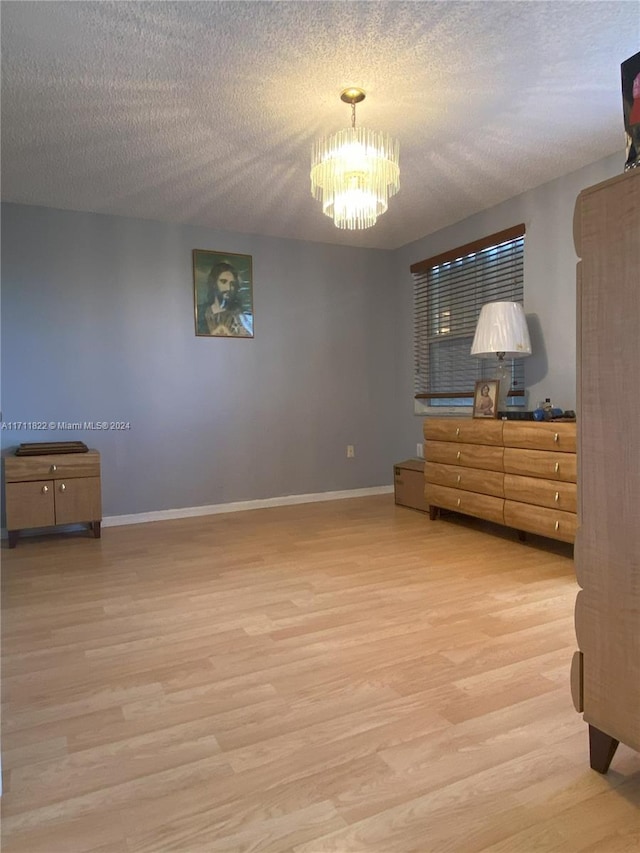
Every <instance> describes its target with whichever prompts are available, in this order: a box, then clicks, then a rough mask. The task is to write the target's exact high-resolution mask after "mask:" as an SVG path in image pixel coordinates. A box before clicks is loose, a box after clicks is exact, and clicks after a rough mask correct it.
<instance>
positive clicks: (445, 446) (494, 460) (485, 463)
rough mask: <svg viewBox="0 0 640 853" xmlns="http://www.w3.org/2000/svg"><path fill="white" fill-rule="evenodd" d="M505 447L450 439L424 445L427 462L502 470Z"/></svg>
mask: <svg viewBox="0 0 640 853" xmlns="http://www.w3.org/2000/svg"><path fill="white" fill-rule="evenodd" d="M503 454H504V448H503V447H490V446H489V445H484V444H454V443H453V442H450V441H428V442H427V443H426V444H425V447H424V457H425V459H426V460H427V462H443V463H444V464H445V465H460V466H462V467H463V468H486V469H487V470H488V471H502V470H503V468H502V457H503Z"/></svg>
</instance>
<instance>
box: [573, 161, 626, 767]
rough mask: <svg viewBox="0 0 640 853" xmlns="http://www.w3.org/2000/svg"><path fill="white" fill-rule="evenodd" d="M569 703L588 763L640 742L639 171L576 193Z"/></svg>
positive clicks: (602, 762) (602, 763)
mask: <svg viewBox="0 0 640 853" xmlns="http://www.w3.org/2000/svg"><path fill="white" fill-rule="evenodd" d="M574 241H575V248H576V253H577V255H578V257H579V259H580V260H579V262H578V266H577V303H578V335H577V350H578V351H577V363H578V402H577V427H578V530H577V535H576V543H575V566H576V576H577V580H578V584H579V586H580V587H581V589H580V591H579V592H578V596H577V599H576V608H575V624H576V637H577V641H578V648H579V650H580V651H579V652H577V653H576V655H575V656H574V659H573V664H572V673H571V687H572V695H573V700H574V704H575V706H576V709H577V710H578V711H582V712H583V714H584V720H585V722H586V723H588V725H589V746H590V761H591V766H592V767H593V768H594V769H595V770H598V771H599V772H600V773H606V772H607V770H608V769H609V764H610V762H611V760H612V758H613V755H614V753H615V750H616V748H617V746H618V743H619V742H622V743H625V744H627V745H629V746H631V747H632V748H633V749H636V750H639V751H640V169H635V170H630V171H628V172H625V173H623V174H621V175H619V176H618V177H616V178H612V179H611V180H609V181H605V182H604V183H601V184H597V185H596V186H593V187H590V188H588V189H586V190H583V192H581V193H580V195H579V196H578V199H577V202H576V208H575V215H574Z"/></svg>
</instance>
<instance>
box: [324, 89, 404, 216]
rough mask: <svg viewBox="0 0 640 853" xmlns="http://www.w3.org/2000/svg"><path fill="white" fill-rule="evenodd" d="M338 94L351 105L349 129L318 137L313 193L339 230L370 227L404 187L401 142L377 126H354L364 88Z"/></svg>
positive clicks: (362, 98)
mask: <svg viewBox="0 0 640 853" xmlns="http://www.w3.org/2000/svg"><path fill="white" fill-rule="evenodd" d="M340 98H341V99H342V100H343V101H344V102H345V103H347V104H351V127H347V128H345V129H344V130H339V131H338V132H337V133H333V134H332V135H331V136H327V137H323V138H322V139H319V140H318V141H317V142H316V143H315V145H314V146H313V152H312V155H311V194H312V195H313V197H314V198H316V199H318V201H320V202H322V212H323V213H324V214H326V216H330V217H331V218H332V219H333V221H334V223H335V225H336V227H337V228H349V229H352V230H353V229H362V228H371V226H372V225H375V222H376V219H377V218H378V217H379V216H381V215H382V214H383V213H384V212H385V211H386V209H387V207H388V206H389V198H390V197H391V196H392V195H395V194H396V193H397V192H398V190H399V189H400V169H399V168H398V141H397V140H396V139H391V137H389V136H388V135H387V134H383V133H381V132H380V131H377V130H367V129H366V128H364V127H356V104H359V103H360V102H361V101H364V98H365V94H364V92H363V91H362V89H356V88H355V87H350V88H349V89H345V90H344V91H343V92H341V94H340Z"/></svg>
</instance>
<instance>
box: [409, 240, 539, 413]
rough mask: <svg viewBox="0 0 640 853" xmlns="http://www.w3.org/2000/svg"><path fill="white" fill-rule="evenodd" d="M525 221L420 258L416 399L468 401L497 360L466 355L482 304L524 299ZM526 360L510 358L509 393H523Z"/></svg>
mask: <svg viewBox="0 0 640 853" xmlns="http://www.w3.org/2000/svg"><path fill="white" fill-rule="evenodd" d="M524 233H525V227H524V225H517V226H515V227H514V228H509V229H507V230H506V231H501V232H500V233H498V234H493V235H491V236H490V237H487V238H485V239H483V240H478V241H476V242H475V243H470V244H468V245H466V246H461V247H459V248H458V249H454V250H452V251H450V252H446V253H444V254H442V255H438V256H436V257H434V258H429V259H428V260H426V261H420V262H419V263H417V264H414V265H413V266H412V267H411V272H412V274H413V276H414V318H415V373H414V392H415V396H416V397H422V398H427V399H430V400H431V404H432V405H438V404H441V405H471V403H472V399H473V393H474V388H475V383H476V381H477V380H479V379H487V378H491V377H492V376H493V374H494V373H495V370H496V367H497V359H496V361H495V362H494V361H493V360H491V359H482V358H476V357H475V356H472V355H471V354H470V351H471V344H472V342H473V337H474V334H475V329H476V323H477V321H478V316H479V314H480V309H481V308H482V306H483V305H484V303H485V302H502V301H507V302H522V301H523V298H524V277H523V260H524ZM523 362H524V360H523V359H521V358H519V359H512V360H511V388H512V392H511V394H510V396H513V395H514V393H515V394H516V395H521V394H523V393H524V363H523Z"/></svg>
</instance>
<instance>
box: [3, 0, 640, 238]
mask: <svg viewBox="0 0 640 853" xmlns="http://www.w3.org/2000/svg"><path fill="white" fill-rule="evenodd" d="M639 45H640V3H639V2H638V0H623V2H616V0H605V2H599V0H596V2H581V0H573V2H492V0H483V2H471V3H467V2H414V3H406V2H338V3H334V2H195V3H194V2H134V3H130V2H89V3H88V2H44V3H39V2H38V3H36V2H8V1H7V0H5V2H3V3H2V74H3V76H2V119H3V127H2V197H3V200H5V201H14V202H22V203H26V204H36V205H44V206H48V207H58V208H69V209H74V210H87V211H96V212H103V213H114V214H121V215H125V216H135V217H141V218H145V219H157V220H164V221H170V222H184V223H193V224H199V225H204V226H208V227H211V228H221V229H225V230H231V231H241V232H246V233H257V234H268V235H272V236H278V237H293V238H299V239H306V240H315V241H322V242H331V243H341V244H348V245H357V246H367V247H379V248H396V247H398V246H401V245H404V244H406V243H408V242H410V241H412V240H415V239H417V238H419V237H422V236H424V235H426V234H429V233H431V232H433V231H436V230H438V229H439V228H442V227H444V226H446V225H448V224H451V223H453V222H457V221H459V220H460V219H463V218H465V217H466V216H468V215H470V214H472V213H474V212H476V211H478V210H482V209H485V208H487V207H490V206H492V205H494V204H497V203H499V202H500V201H502V200H504V199H507V198H510V197H512V196H514V195H517V194H518V193H520V192H522V191H524V190H526V189H529V188H531V187H534V186H538V185H540V184H542V183H544V182H546V181H548V180H551V179H553V178H555V177H558V176H559V175H562V174H566V173H567V172H570V171H573V170H574V169H578V168H580V167H581V166H583V165H586V164H587V163H591V162H593V161H595V160H598V159H600V158H601V157H605V156H607V155H609V154H613V153H616V152H623V151H624V145H625V137H624V127H623V119H622V97H621V89H620V63H621V62H622V61H623V60H625V59H627V58H628V57H629V56H631V55H633V54H634V53H636V52H637V51H638V49H639ZM348 85H356V86H360V87H362V88H363V89H365V91H366V92H367V98H366V100H365V102H364V103H363V104H362V105H360V106H359V107H358V111H357V123H358V124H359V125H362V126H368V127H371V128H373V129H376V130H383V131H387V132H389V133H391V134H392V135H393V136H396V137H397V138H398V139H399V141H400V167H401V188H400V193H399V194H398V195H397V196H396V197H394V198H392V199H391V201H390V204H389V210H388V212H387V213H386V214H385V215H384V216H382V217H381V218H380V219H379V220H378V222H377V224H376V225H375V226H374V227H373V228H372V229H368V230H366V231H341V230H338V229H337V228H335V227H334V225H333V223H332V222H331V220H329V219H328V218H327V217H325V216H323V215H322V212H321V210H320V205H319V203H318V202H316V201H315V200H314V199H313V198H312V197H311V194H310V189H309V162H310V150H311V145H312V143H313V141H314V140H315V138H316V137H318V136H321V135H323V134H327V133H332V132H334V131H336V130H338V129H340V128H341V127H345V126H348V125H349V123H350V107H349V106H348V105H345V104H343V103H342V102H341V101H340V100H339V93H340V91H341V90H342V89H343V88H345V87H346V86H348ZM623 163H624V157H623V156H622V157H621V164H620V166H621V170H622V167H623Z"/></svg>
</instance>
